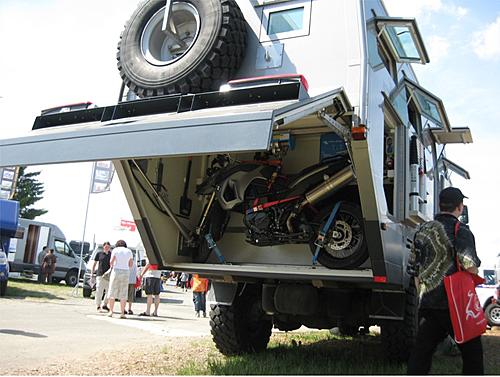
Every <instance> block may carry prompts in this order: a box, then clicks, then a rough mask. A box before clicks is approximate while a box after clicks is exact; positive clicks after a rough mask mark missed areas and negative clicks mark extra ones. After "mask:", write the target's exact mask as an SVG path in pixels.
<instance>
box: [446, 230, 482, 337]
mask: <svg viewBox="0 0 500 377" xmlns="http://www.w3.org/2000/svg"><path fill="white" fill-rule="evenodd" d="M459 228H460V222H457V223H456V225H455V238H456V237H457V234H458V229H459ZM455 263H456V265H457V270H458V271H457V272H455V273H453V274H451V275H448V276H445V278H444V287H445V289H446V295H447V296H448V308H449V310H450V318H451V323H452V325H453V332H454V333H455V342H457V343H458V344H461V343H465V342H468V341H469V340H471V339H474V338H477V337H478V336H480V335H481V334H483V333H484V332H485V331H486V325H487V322H486V318H485V317H484V312H483V309H482V308H481V303H480V302H479V298H478V297H477V293H476V285H479V284H482V283H484V279H483V278H482V277H480V276H478V275H476V274H471V273H470V272H468V271H464V270H463V268H462V266H461V265H460V263H459V261H458V256H457V255H456V252H455Z"/></svg>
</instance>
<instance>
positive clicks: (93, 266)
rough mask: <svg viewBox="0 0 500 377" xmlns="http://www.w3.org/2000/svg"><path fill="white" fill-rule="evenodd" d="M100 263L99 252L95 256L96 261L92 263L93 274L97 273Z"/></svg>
mask: <svg viewBox="0 0 500 377" xmlns="http://www.w3.org/2000/svg"><path fill="white" fill-rule="evenodd" d="M98 263H99V253H97V254H96V255H95V257H94V263H92V275H94V274H95V269H96V265H97V264H98Z"/></svg>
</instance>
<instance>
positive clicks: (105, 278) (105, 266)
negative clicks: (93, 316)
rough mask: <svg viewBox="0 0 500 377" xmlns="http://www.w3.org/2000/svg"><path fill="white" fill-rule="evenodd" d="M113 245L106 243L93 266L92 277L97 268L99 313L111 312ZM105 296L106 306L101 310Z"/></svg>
mask: <svg viewBox="0 0 500 377" xmlns="http://www.w3.org/2000/svg"><path fill="white" fill-rule="evenodd" d="M110 250H111V244H110V243H109V242H108V241H106V242H104V243H103V244H102V251H99V252H98V253H97V254H96V255H95V258H94V264H93V265H92V277H94V274H95V273H96V272H95V270H96V266H97V274H96V290H95V304H96V305H97V310H98V311H105V312H109V308H108V297H107V293H108V289H109V275H110V274H109V272H108V271H109V269H110V262H111V252H110ZM104 294H106V296H105V297H104V305H103V306H102V308H101V303H102V299H103V296H104Z"/></svg>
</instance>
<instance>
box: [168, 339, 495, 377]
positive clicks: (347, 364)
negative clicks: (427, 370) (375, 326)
mask: <svg viewBox="0 0 500 377" xmlns="http://www.w3.org/2000/svg"><path fill="white" fill-rule="evenodd" d="M485 338H487V337H485ZM490 338H491V339H487V341H486V342H484V341H483V344H484V343H488V342H489V343H491V342H494V344H493V345H494V346H495V347H492V349H486V348H485V367H486V373H487V374H499V373H500V365H499V359H500V357H499V356H498V355H499V353H497V352H498V349H499V347H500V337H498V336H497V337H490ZM493 338H496V340H495V339H493ZM204 342H206V344H204V347H211V348H210V351H209V354H208V357H207V358H205V359H198V360H189V361H187V362H186V363H185V364H184V366H183V367H181V368H180V369H179V370H177V374H180V375H337V374H343V375H347V374H349V375H353V374H354V375H381V374H383V375H401V374H406V364H405V363H395V362H389V361H387V360H386V358H385V356H384V354H383V350H382V346H381V343H380V338H379V337H378V336H373V335H369V336H361V337H356V338H350V337H340V336H334V335H331V334H330V333H329V332H328V331H321V332H308V333H288V334H274V335H273V336H272V338H271V342H270V344H269V347H268V349H267V351H266V352H262V353H259V354H250V355H241V356H233V357H226V356H223V355H221V354H220V353H218V352H217V350H216V349H215V347H214V346H213V345H210V341H209V340H205V341H204ZM495 350H496V351H495ZM490 361H492V362H490ZM461 365H462V363H461V358H460V356H458V357H451V356H436V357H435V358H434V361H433V368H432V371H431V374H454V375H456V374H461Z"/></svg>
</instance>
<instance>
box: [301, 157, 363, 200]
mask: <svg viewBox="0 0 500 377" xmlns="http://www.w3.org/2000/svg"><path fill="white" fill-rule="evenodd" d="M353 179H354V171H353V170H352V166H351V165H349V166H346V167H345V168H344V169H342V170H340V171H339V172H337V173H335V174H334V175H333V176H331V177H330V178H328V179H327V180H326V181H325V182H323V183H322V184H320V185H319V186H317V187H315V188H313V189H312V190H311V191H309V192H307V193H306V198H305V199H304V201H303V202H302V203H301V204H300V208H301V209H302V208H304V207H305V206H306V205H308V204H314V203H317V202H319V201H320V200H321V199H323V198H324V197H325V196H327V195H331V194H333V193H335V192H337V191H338V190H340V189H341V188H342V187H344V186H345V185H347V184H348V183H350V182H351V181H352V180H353Z"/></svg>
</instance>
